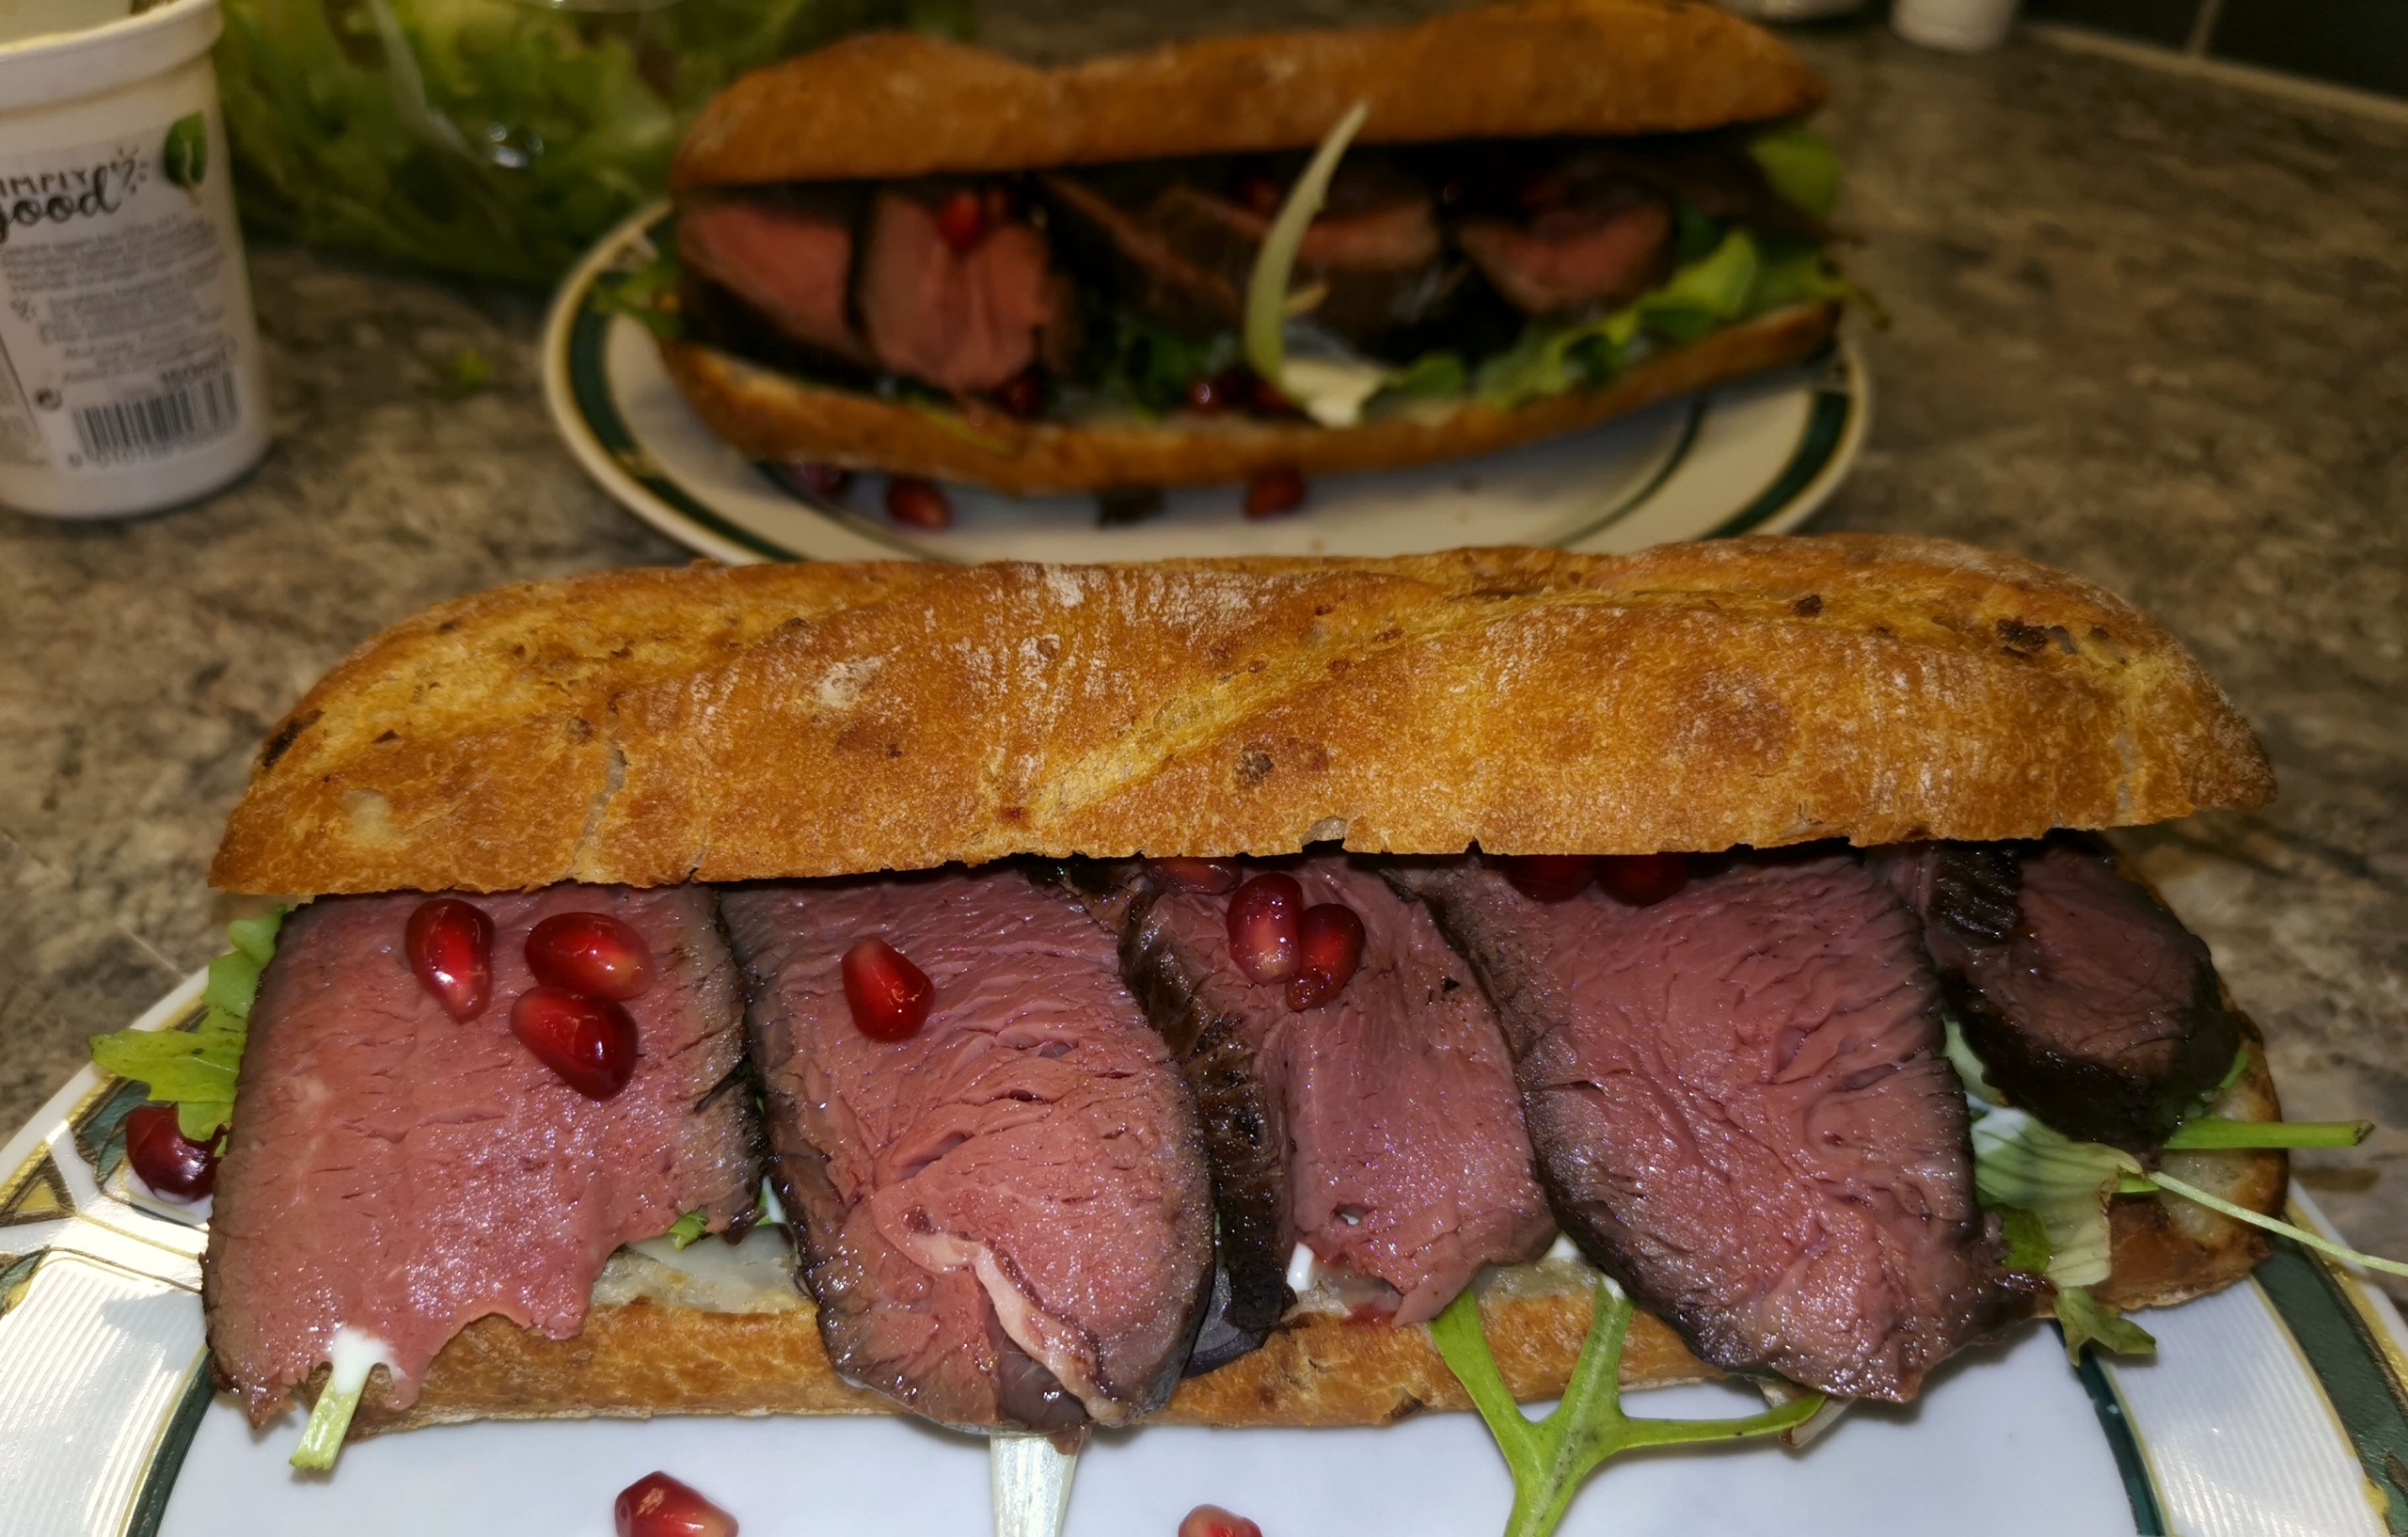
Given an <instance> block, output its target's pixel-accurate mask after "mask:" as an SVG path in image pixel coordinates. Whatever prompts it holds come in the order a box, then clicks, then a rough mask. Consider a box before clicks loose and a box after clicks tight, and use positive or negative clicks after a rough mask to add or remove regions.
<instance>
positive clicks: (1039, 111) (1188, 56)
mask: <svg viewBox="0 0 2408 1537" xmlns="http://www.w3.org/2000/svg"><path fill="white" fill-rule="evenodd" d="M1822 95H1823V92H1822V87H1821V86H1820V85H1819V84H1818V83H1817V82H1816V81H1815V79H1814V76H1813V75H1812V74H1811V73H1809V72H1808V71H1807V70H1806V67H1805V66H1804V65H1803V64H1801V63H1799V62H1798V57H1797V55H1794V54H1792V53H1791V52H1790V51H1789V49H1788V48H1787V47H1786V46H1784V45H1783V44H1782V43H1781V42H1780V41H1779V40H1776V39H1774V38H1773V37H1771V36H1770V35H1769V34H1767V33H1766V32H1764V31H1762V30H1760V29H1758V28H1756V27H1753V26H1751V25H1749V24H1747V23H1745V22H1742V21H1739V20H1738V19H1736V18H1735V17H1732V16H1730V15H1727V14H1725V13H1724V12H1722V11H1719V10H1716V9H1714V8H1712V7H1710V6H1706V5H1703V4H1699V3H1696V0H1518V3H1516V4H1512V5H1503V6H1496V7H1491V8H1486V9H1481V10H1473V11H1465V12H1460V13H1458V14H1455V15H1451V16H1441V17H1438V18H1436V19H1434V20H1432V21H1427V22H1422V23H1419V24H1416V25H1413V26H1403V27H1382V28H1368V29H1357V30H1323V31H1315V32H1281V33H1269V34H1264V35H1260V36H1255V37H1225V38H1208V39H1205V40H1200V41H1196V42H1185V43H1175V44H1171V45H1169V46H1166V47H1162V48H1156V49H1153V50H1151V51H1149V52H1147V53H1142V54H1132V55H1124V56H1120V57H1115V58H1101V59H1094V60H1090V61H1088V62H1086V63H1083V64H1075V65H1069V66H1066V67H1063V68H1059V69H1051V70H1041V69H1032V68H1030V67H1029V66H1027V65H1023V64H1016V63H1014V62H1013V61H1011V60H1010V59H1007V58H1004V57H1002V56H1001V55H995V54H990V53H988V52H987V51H985V50H984V49H979V48H972V47H968V46H965V45H964V44H961V43H958V42H949V41H946V40H943V39H941V38H932V37H927V36H924V35H920V34H916V33H908V32H871V33H864V34H862V35H860V36H858V37H853V38H848V39H846V40H843V41H840V42H837V43H834V44H832V45H831V46H829V47H826V48H822V49H820V50H818V51H817V52H816V53H811V54H805V55H801V56H800V57H798V58H793V59H789V60H787V61H786V62H784V63H783V64H778V65H773V66H771V67H770V68H768V69H766V70H760V71H754V72H753V73H752V74H749V75H746V76H745V77H744V78H743V79H741V80H738V81H737V83H736V84H735V85H733V86H730V87H728V88H727V89H726V90H724V91H721V93H720V94H719V95H718V97H716V98H715V99H714V100H713V101H712V102H711V103H710V104H709V105H708V106H706V107H705V108H704V109H703V113H702V116H701V117H700V118H699V119H696V121H695V123H694V126H693V128H692V129H691V130H690V131H689V133H688V134H687V135H686V140H685V143H684V144H683V145H682V146H681V147H680V148H679V150H678V151H677V159H676V163H675V165H674V166H673V168H672V170H671V173H670V184H671V185H672V186H673V188H676V189H678V190H681V191H682V190H684V189H687V188H690V187H699V186H730V185H739V184H745V183H757V182H818V181H840V180H847V179H852V178H865V177H899V176H926V175H929V174H931V173H935V172H946V171H951V172H976V171H1013V170H1026V169H1031V168H1034V167H1039V166H1070V165H1088V164H1094V163H1096V162H1099V161H1111V160H1145V159H1151V158H1153V157H1156V156H1162V155H1188V154H1216V153H1228V152H1232V151H1254V150H1289V149H1297V148H1301V147H1304V146H1307V145H1311V144H1314V143H1316V142H1318V141H1319V140H1320V138H1321V136H1322V135H1324V134H1326V133H1328V132H1329V130H1330V127H1331V125H1332V124H1334V123H1336V122H1337V121H1338V119H1339V118H1340V117H1342V116H1344V115H1345V112H1346V109H1347V108H1348V107H1350V106H1352V105H1353V104H1354V103H1356V102H1360V101H1368V102H1369V103H1370V104H1371V114H1370V119H1369V120H1368V122H1367V123H1366V124H1365V126H1364V129H1363V133H1362V135H1361V138H1362V142H1364V143H1367V144H1379V143H1431V142H1435V141H1438V140H1442V139H1457V138H1524V137H1539V136H1544V135H1557V134H1578V135H1623V134H1661V133H1679V132H1687V131H1689V130H1694V129H1703V128H1719V127H1721V126H1722V125H1724V124H1726V123H1734V122H1756V121H1762V120H1766V119H1775V118H1786V117H1790V116H1793V115H1795V114H1797V113H1800V112H1804V111H1806V110H1807V109H1809V108H1811V107H1813V106H1814V105H1815V104H1816V103H1819V102H1821V100H1822Z"/></svg>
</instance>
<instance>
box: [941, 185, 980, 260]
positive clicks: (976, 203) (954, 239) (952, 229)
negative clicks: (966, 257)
mask: <svg viewBox="0 0 2408 1537" xmlns="http://www.w3.org/2000/svg"><path fill="white" fill-rule="evenodd" d="M986 232H987V205H986V204H985V202H984V201H982V200H981V199H980V198H979V196H978V194H976V193H975V192H973V191H971V190H970V189H969V188H968V187H962V188H960V189H959V190H958V191H956V192H954V193H952V194H950V195H948V196H947V197H946V198H945V200H944V201H943V202H942V203H940V204H938V205H937V233H938V235H939V236H941V237H943V241H944V243H945V245H946V246H949V247H950V248H951V249H953V250H954V251H956V252H961V251H966V250H968V249H970V247H971V246H975V245H977V244H978V241H979V237H981V236H983V235H984V234H986Z"/></svg>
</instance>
